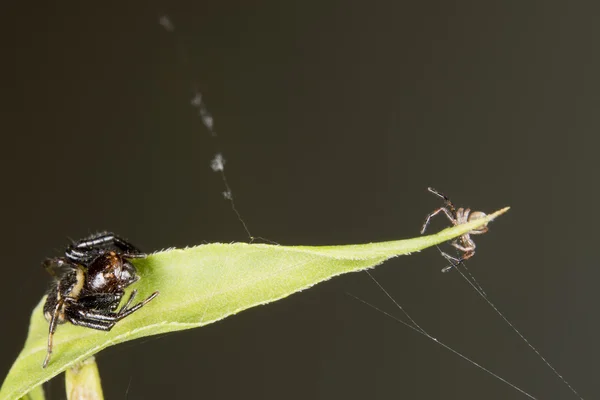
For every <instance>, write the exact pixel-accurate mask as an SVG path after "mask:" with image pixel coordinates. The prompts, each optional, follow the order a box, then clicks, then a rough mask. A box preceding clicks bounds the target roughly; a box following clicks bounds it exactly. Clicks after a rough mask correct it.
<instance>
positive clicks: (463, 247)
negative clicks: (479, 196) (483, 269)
mask: <svg viewBox="0 0 600 400" xmlns="http://www.w3.org/2000/svg"><path fill="white" fill-rule="evenodd" d="M427 190H429V191H430V192H431V193H433V194H435V195H436V196H438V197H441V198H442V199H444V206H443V207H440V208H438V209H436V210H434V211H433V212H431V213H429V214H428V215H427V218H426V219H425V223H424V224H423V228H421V235H422V234H423V233H425V229H427V225H429V220H430V219H431V218H433V217H435V216H436V215H437V214H439V213H440V212H443V213H444V214H446V217H448V219H449V220H450V222H452V225H454V226H456V225H460V224H465V223H467V222H471V221H474V220H476V219H480V218H484V217H485V216H486V214H485V213H484V212H481V211H471V209H470V208H462V207H459V208H458V209H456V208H455V207H454V204H452V202H451V201H450V199H449V198H448V197H446V196H445V195H444V194H442V193H440V192H438V191H437V190H435V189H433V188H427ZM487 231H488V227H487V224H485V225H483V226H480V227H479V228H476V229H473V230H472V231H469V232H467V233H465V234H464V235H462V236H460V237H458V238H456V239H454V240H453V241H452V242H451V243H450V244H451V245H452V246H454V247H455V248H457V249H458V250H460V251H462V252H463V255H462V257H460V258H455V257H452V256H450V255H448V254H446V253H443V252H442V255H443V256H444V257H446V258H447V259H448V260H449V261H450V262H452V261H456V262H457V263H458V264H460V263H462V262H463V261H465V260H468V259H469V258H471V257H473V256H474V255H475V247H476V246H475V242H474V241H473V239H471V235H481V234H482V233H486V232H487ZM449 268H451V267H447V268H444V269H443V270H442V271H443V272H445V271H447V270H448V269H449Z"/></svg>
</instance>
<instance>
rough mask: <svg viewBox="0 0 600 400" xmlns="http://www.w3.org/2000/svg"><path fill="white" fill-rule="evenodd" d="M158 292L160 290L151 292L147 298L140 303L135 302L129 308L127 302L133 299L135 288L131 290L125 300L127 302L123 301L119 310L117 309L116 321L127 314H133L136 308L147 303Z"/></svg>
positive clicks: (129, 302)
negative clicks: (122, 305)
mask: <svg viewBox="0 0 600 400" xmlns="http://www.w3.org/2000/svg"><path fill="white" fill-rule="evenodd" d="M159 293H160V292H158V291H156V292H154V293H152V294H151V295H150V296H148V298H147V299H146V300H144V301H142V302H140V303H137V304H136V305H135V306H133V307H131V308H128V307H129V304H131V302H132V301H133V298H134V297H135V295H136V294H137V290H134V291H132V292H131V294H130V295H129V299H128V300H127V303H125V306H124V307H123V308H122V309H121V311H119V313H118V319H117V321H120V320H122V319H123V318H125V317H127V316H128V315H131V314H133V313H134V312H136V311H137V310H139V309H140V308H142V307H143V306H145V305H146V304H148V303H149V302H150V301H151V300H152V299H154V298H155V297H156V296H158V295H159Z"/></svg>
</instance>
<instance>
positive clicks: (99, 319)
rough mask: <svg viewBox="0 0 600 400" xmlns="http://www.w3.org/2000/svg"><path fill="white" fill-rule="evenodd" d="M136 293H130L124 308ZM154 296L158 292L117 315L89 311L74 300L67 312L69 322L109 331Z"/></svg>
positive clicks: (124, 308) (108, 312)
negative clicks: (97, 326)
mask: <svg viewBox="0 0 600 400" xmlns="http://www.w3.org/2000/svg"><path fill="white" fill-rule="evenodd" d="M136 293H137V292H136V291H135V290H134V291H133V292H131V295H130V296H129V299H128V300H127V303H126V304H125V306H126V307H128V306H129V305H130V304H131V302H132V301H133V298H134V297H135V295H136ZM156 296H158V292H154V293H152V294H151V295H150V296H149V297H148V298H147V299H146V300H144V301H142V302H140V303H138V304H136V305H135V306H133V307H131V308H126V307H123V308H122V309H121V311H119V312H117V313H115V312H110V311H107V312H103V311H98V310H89V309H86V308H85V307H82V306H81V305H80V304H78V303H77V301H76V300H75V301H74V302H73V303H72V306H71V310H70V311H69V321H71V322H73V321H72V319H73V320H76V321H78V322H79V323H77V322H73V323H75V324H76V325H83V326H87V327H90V328H94V329H101V330H110V329H111V328H112V327H113V326H114V325H115V324H116V323H117V322H118V321H120V320H122V319H123V318H125V317H127V316H129V315H131V314H133V313H134V312H136V311H137V310H139V309H140V308H142V307H143V306H145V305H146V304H148V302H149V301H151V300H152V299H154V298H155V297H156ZM84 324H86V325H84ZM95 324H97V325H100V326H102V327H106V329H103V328H102V327H99V328H96V327H95V326H93V325H95Z"/></svg>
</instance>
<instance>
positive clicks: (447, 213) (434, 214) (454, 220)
mask: <svg viewBox="0 0 600 400" xmlns="http://www.w3.org/2000/svg"><path fill="white" fill-rule="evenodd" d="M442 211H443V212H444V214H446V217H448V219H449V220H450V222H452V224H453V225H456V224H457V222H456V218H454V215H453V214H452V212H451V211H450V210H448V209H447V208H446V207H440V208H438V209H437V210H434V211H433V212H431V213H429V214H428V215H427V217H426V218H425V222H424V223H423V227H422V228H421V235H422V234H424V233H425V229H427V226H428V225H429V221H430V220H431V218H433V217H435V216H436V215H438V214H439V213H441V212H442Z"/></svg>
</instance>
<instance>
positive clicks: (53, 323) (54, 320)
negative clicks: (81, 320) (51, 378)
mask: <svg viewBox="0 0 600 400" xmlns="http://www.w3.org/2000/svg"><path fill="white" fill-rule="evenodd" d="M59 293H60V291H59ZM59 296H60V294H59ZM63 304H64V300H63V299H62V298H60V299H59V300H58V301H57V302H56V306H55V307H54V311H53V312H52V318H51V319H50V327H49V328H48V347H47V348H46V358H44V362H43V363H42V368H46V367H47V366H48V362H50V356H51V355H52V345H53V341H54V332H55V331H56V326H57V325H58V310H60V308H61V307H62V306H63Z"/></svg>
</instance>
